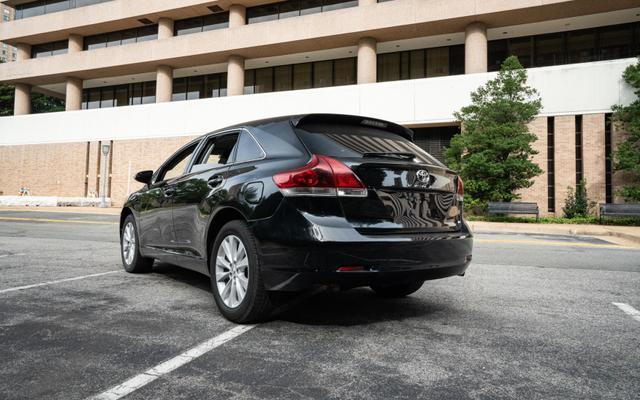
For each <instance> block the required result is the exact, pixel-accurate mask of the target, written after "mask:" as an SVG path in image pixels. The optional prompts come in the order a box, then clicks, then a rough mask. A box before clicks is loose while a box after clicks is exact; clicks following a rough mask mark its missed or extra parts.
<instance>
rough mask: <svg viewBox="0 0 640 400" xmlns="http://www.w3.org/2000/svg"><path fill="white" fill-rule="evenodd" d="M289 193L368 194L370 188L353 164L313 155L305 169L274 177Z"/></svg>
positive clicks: (323, 194)
mask: <svg viewBox="0 0 640 400" xmlns="http://www.w3.org/2000/svg"><path fill="white" fill-rule="evenodd" d="M273 181H274V182H275V183H276V185H277V186H278V188H279V189H280V191H281V192H282V193H283V194H284V195H285V196H354V197H363V196H366V195H367V188H366V187H365V186H364V184H363V183H362V182H361V181H360V179H358V177H357V176H356V174H354V173H353V171H352V170H351V169H349V167H347V166H346V165H344V164H343V163H341V162H340V161H338V160H336V159H335V158H331V157H328V156H319V155H315V154H314V155H313V156H312V157H311V161H309V163H308V164H307V165H305V166H304V167H301V168H297V169H294V170H291V171H286V172H281V173H279V174H276V175H274V176H273Z"/></svg>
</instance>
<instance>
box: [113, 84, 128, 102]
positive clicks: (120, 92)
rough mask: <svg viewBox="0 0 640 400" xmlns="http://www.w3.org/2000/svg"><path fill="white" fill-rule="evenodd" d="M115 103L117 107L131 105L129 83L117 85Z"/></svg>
mask: <svg viewBox="0 0 640 400" xmlns="http://www.w3.org/2000/svg"><path fill="white" fill-rule="evenodd" d="M114 100H115V104H114V106H116V107H122V106H127V105H129V87H128V85H121V86H116V90H115V99H114Z"/></svg>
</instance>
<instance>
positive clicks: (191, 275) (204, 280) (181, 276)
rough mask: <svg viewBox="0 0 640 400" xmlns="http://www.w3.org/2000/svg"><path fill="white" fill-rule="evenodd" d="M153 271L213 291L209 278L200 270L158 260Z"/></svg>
mask: <svg viewBox="0 0 640 400" xmlns="http://www.w3.org/2000/svg"><path fill="white" fill-rule="evenodd" d="M153 273H154V274H159V275H162V276H165V277H167V278H169V279H172V280H174V281H176V282H180V283H185V284H187V285H189V286H192V287H194V288H197V289H201V290H205V291H207V292H211V286H210V281H209V278H208V277H207V276H205V275H203V274H201V273H199V272H195V271H191V270H189V269H186V268H181V267H177V266H175V265H171V264H167V263H159V262H156V263H155V264H154V265H153Z"/></svg>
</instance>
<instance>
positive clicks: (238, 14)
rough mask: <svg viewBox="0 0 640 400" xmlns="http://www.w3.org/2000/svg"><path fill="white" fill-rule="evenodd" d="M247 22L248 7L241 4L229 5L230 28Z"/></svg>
mask: <svg viewBox="0 0 640 400" xmlns="http://www.w3.org/2000/svg"><path fill="white" fill-rule="evenodd" d="M246 24H247V9H246V7H245V6H243V5H241V4H233V5H232V6H231V7H229V28H235V27H238V26H242V25H246Z"/></svg>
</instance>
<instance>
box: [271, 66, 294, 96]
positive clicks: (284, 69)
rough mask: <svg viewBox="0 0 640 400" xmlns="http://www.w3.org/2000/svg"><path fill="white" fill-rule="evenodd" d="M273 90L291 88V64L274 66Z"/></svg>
mask: <svg viewBox="0 0 640 400" xmlns="http://www.w3.org/2000/svg"><path fill="white" fill-rule="evenodd" d="M274 70H275V71H274V79H275V87H274V89H275V91H276V92H279V91H283V90H291V89H292V88H293V85H292V82H291V79H292V74H293V68H292V66H291V65H281V66H278V67H275V68H274Z"/></svg>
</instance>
